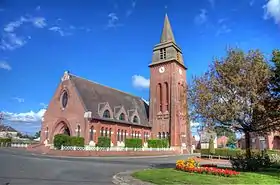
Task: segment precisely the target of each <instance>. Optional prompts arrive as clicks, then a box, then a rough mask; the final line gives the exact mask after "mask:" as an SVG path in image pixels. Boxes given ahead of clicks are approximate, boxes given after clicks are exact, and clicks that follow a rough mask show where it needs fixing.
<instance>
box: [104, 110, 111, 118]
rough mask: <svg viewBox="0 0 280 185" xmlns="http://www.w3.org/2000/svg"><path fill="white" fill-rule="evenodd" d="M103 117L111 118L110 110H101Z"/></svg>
mask: <svg viewBox="0 0 280 185" xmlns="http://www.w3.org/2000/svg"><path fill="white" fill-rule="evenodd" d="M103 118H111V115H110V111H109V110H105V111H104V112H103Z"/></svg>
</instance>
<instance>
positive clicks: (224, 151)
mask: <svg viewBox="0 0 280 185" xmlns="http://www.w3.org/2000/svg"><path fill="white" fill-rule="evenodd" d="M195 152H198V153H201V154H202V155H211V154H210V152H209V149H200V150H196V151H195ZM241 153H242V150H240V149H228V148H216V149H215V155H216V156H227V157H236V156H237V155H238V154H241Z"/></svg>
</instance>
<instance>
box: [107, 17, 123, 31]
mask: <svg viewBox="0 0 280 185" xmlns="http://www.w3.org/2000/svg"><path fill="white" fill-rule="evenodd" d="M120 25H121V24H119V17H118V16H117V14H116V13H109V14H108V23H107V28H115V27H118V26H120Z"/></svg>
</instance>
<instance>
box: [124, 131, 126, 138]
mask: <svg viewBox="0 0 280 185" xmlns="http://www.w3.org/2000/svg"><path fill="white" fill-rule="evenodd" d="M125 140H126V130H125V131H124V141H125Z"/></svg>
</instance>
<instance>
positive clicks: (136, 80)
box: [132, 75, 150, 88]
mask: <svg viewBox="0 0 280 185" xmlns="http://www.w3.org/2000/svg"><path fill="white" fill-rule="evenodd" d="M132 85H133V87H136V88H149V87H150V79H146V78H145V77H143V76H140V75H134V76H132Z"/></svg>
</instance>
